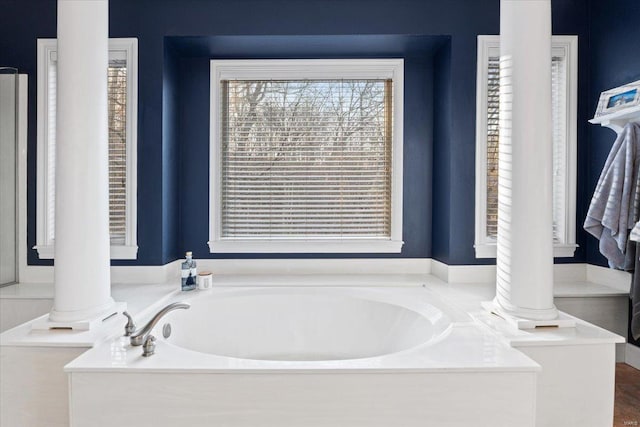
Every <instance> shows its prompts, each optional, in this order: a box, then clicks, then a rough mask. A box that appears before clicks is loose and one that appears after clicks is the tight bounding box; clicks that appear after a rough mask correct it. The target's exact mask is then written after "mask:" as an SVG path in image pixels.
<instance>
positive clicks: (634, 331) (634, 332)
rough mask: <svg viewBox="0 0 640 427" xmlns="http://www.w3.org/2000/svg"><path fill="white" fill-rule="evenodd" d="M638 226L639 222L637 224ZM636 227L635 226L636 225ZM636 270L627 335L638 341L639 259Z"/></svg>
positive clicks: (637, 247)
mask: <svg viewBox="0 0 640 427" xmlns="http://www.w3.org/2000/svg"><path fill="white" fill-rule="evenodd" d="M638 224H640V222H639V223H638ZM636 225H637V224H636ZM635 245H636V254H637V255H640V243H635ZM635 264H636V269H635V271H634V272H633V278H632V279H631V292H630V293H629V297H630V298H631V325H630V328H629V333H630V334H631V336H632V337H633V339H634V340H640V257H638V256H636V258H635Z"/></svg>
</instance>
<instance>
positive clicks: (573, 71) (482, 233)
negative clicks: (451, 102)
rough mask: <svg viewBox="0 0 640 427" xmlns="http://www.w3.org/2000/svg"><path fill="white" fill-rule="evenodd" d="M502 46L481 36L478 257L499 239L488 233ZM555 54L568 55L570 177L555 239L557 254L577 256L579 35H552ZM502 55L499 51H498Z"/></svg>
mask: <svg viewBox="0 0 640 427" xmlns="http://www.w3.org/2000/svg"><path fill="white" fill-rule="evenodd" d="M499 50H500V36H484V35H483V36H478V60H477V82H476V188H475V241H474V248H475V254H476V258H495V257H496V252H497V249H496V239H495V238H491V237H489V236H487V223H486V218H487V203H486V200H487V96H488V88H487V86H488V85H487V79H488V76H487V66H488V61H489V57H491V56H494V54H495V52H496V51H498V52H499ZM552 54H553V55H554V56H557V55H562V56H564V57H565V58H566V82H567V84H566V103H565V104H566V109H567V110H566V116H567V126H566V132H567V134H566V143H567V145H566V166H565V167H566V171H567V173H566V179H565V207H564V213H565V222H564V226H563V227H562V229H563V230H564V233H563V235H562V236H560V237H561V238H560V240H559V241H557V242H554V248H553V253H554V257H558V258H559V257H573V256H574V253H575V250H576V248H577V247H578V245H577V244H576V180H577V165H576V162H577V160H576V159H577V121H578V118H577V117H578V36H552ZM498 55H499V54H498Z"/></svg>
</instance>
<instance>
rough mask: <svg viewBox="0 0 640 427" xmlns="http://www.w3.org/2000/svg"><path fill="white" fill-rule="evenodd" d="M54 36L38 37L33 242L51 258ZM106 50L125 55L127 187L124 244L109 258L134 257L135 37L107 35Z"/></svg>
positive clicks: (136, 84)
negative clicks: (49, 196) (50, 120)
mask: <svg viewBox="0 0 640 427" xmlns="http://www.w3.org/2000/svg"><path fill="white" fill-rule="evenodd" d="M57 46H58V42H57V40H56V39H38V52H37V55H38V68H37V82H38V83H37V84H38V86H37V88H38V94H37V96H38V101H37V108H38V112H37V116H38V133H37V139H38V141H37V171H36V174H37V175H36V177H37V178H36V181H37V182H36V194H37V197H36V245H35V246H34V247H33V248H34V249H36V250H37V251H38V256H39V258H40V259H53V258H54V255H55V254H54V242H53V241H52V240H51V239H49V238H48V236H49V231H50V230H48V229H47V227H48V221H47V210H48V208H49V205H50V201H49V200H48V199H47V191H46V189H47V188H48V182H47V175H48V174H47V158H48V152H47V150H48V147H47V145H48V144H47V134H48V129H49V123H48V118H49V115H48V114H47V105H48V91H47V86H48V85H47V82H48V81H49V75H48V74H49V66H48V65H49V60H50V58H51V55H52V54H54V53H55V52H56V51H57ZM109 51H110V52H113V51H121V52H124V53H125V54H126V57H127V76H128V82H127V92H128V93H127V100H128V102H127V110H128V111H127V189H126V193H127V196H126V203H127V206H126V209H127V213H126V215H127V221H126V230H127V231H126V236H125V244H124V245H114V246H111V259H136V258H137V254H138V245H137V216H138V215H137V188H138V183H137V177H138V173H137V165H138V160H137V152H138V150H137V145H138V144H137V140H138V39H136V38H117V39H109Z"/></svg>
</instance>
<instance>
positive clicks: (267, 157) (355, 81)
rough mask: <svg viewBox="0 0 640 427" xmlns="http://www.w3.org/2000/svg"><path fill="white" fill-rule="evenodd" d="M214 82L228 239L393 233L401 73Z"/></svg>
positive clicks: (222, 233) (224, 236)
mask: <svg viewBox="0 0 640 427" xmlns="http://www.w3.org/2000/svg"><path fill="white" fill-rule="evenodd" d="M212 84H216V85H218V90H219V100H218V108H217V112H218V114H217V117H212V120H215V123H217V124H218V126H216V130H215V131H214V132H215V133H216V135H217V137H218V138H219V141H220V144H219V147H217V148H216V149H217V150H219V153H217V154H218V155H219V165H220V167H219V169H218V170H215V171H212V173H215V174H218V177H217V180H218V182H219V194H218V195H216V196H214V197H216V198H217V200H218V201H219V203H218V204H217V206H216V208H217V209H218V221H219V222H217V223H216V224H215V227H217V230H218V233H219V234H218V236H216V237H217V240H218V241H226V242H233V241H236V242H237V241H245V242H247V241H248V242H272V243H273V242H278V241H280V242H282V241H287V242H292V241H297V242H327V241H332V242H340V241H352V242H353V241H354V240H364V241H367V240H368V241H372V242H375V241H376V240H386V241H391V240H392V237H394V236H392V234H393V230H392V229H393V215H394V211H393V196H394V194H393V193H394V183H393V169H394V161H393V160H394V159H393V156H394V154H393V153H394V151H393V144H394V136H395V135H394V126H393V125H394V108H393V106H394V102H393V101H394V83H393V79H391V78H314V79H309V78H287V79H278V78H271V79H265V78H252V79H242V78H238V79H224V78H222V79H219V80H218V81H217V82H215V83H212ZM396 214H397V213H396ZM335 247H337V248H340V247H339V246H335ZM316 249H317V248H315V247H314V246H313V245H312V246H309V245H308V246H307V247H306V251H309V252H314V251H316ZM291 250H292V247H291V246H289V247H288V248H282V249H279V250H278V251H282V252H287V251H291ZM340 250H341V249H337V250H335V251H337V252H339V251H340ZM360 250H361V251H363V252H366V251H367V249H366V248H361V249H360ZM293 251H296V250H293ZM300 251H302V250H300Z"/></svg>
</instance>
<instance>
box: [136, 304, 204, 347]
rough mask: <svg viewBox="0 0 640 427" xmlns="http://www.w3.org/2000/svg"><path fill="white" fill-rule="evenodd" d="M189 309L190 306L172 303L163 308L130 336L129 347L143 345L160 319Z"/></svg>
mask: <svg viewBox="0 0 640 427" xmlns="http://www.w3.org/2000/svg"><path fill="white" fill-rule="evenodd" d="M189 307H191V306H190V305H189V304H187V303H184V302H174V303H173V304H169V305H168V306H166V307H164V308H163V309H162V310H160V311H159V312H157V313H156V315H155V316H153V317H152V318H151V320H149V322H148V323H147V324H146V325H144V326H143V327H142V328H140V329H139V330H137V331H135V332H133V333H132V334H131V345H135V346H137V345H142V344H144V342H145V341H146V340H147V338H148V337H149V334H150V333H151V330H152V329H153V327H154V326H156V324H157V323H158V322H159V321H160V319H161V318H162V317H164V315H165V314H167V313H169V312H170V311H173V310H177V309H184V310H186V309H188V308H189Z"/></svg>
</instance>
